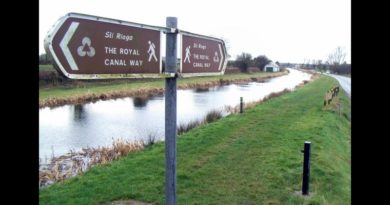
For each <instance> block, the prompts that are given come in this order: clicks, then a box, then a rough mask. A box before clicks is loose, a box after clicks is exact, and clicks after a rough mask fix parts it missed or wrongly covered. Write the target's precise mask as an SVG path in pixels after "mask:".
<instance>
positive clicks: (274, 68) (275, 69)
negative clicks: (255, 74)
mask: <svg viewBox="0 0 390 205" xmlns="http://www.w3.org/2000/svg"><path fill="white" fill-rule="evenodd" d="M264 71H265V72H279V71H280V68H279V66H278V65H276V64H275V63H274V62H271V63H268V64H267V65H265V66H264Z"/></svg>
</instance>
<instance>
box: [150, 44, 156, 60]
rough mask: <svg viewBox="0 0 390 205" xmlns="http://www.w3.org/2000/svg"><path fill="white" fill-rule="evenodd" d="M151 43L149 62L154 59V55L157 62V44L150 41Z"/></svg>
mask: <svg viewBox="0 0 390 205" xmlns="http://www.w3.org/2000/svg"><path fill="white" fill-rule="evenodd" d="M148 43H149V50H148V53H149V59H148V62H150V61H151V60H152V57H153V58H154V60H155V61H156V62H157V57H156V50H155V49H156V46H155V45H154V43H153V42H150V41H148Z"/></svg>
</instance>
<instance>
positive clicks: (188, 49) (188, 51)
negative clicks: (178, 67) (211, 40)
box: [184, 46, 191, 63]
mask: <svg viewBox="0 0 390 205" xmlns="http://www.w3.org/2000/svg"><path fill="white" fill-rule="evenodd" d="M190 48H191V46H188V47H187V48H186V57H185V58H184V63H185V62H186V61H187V60H188V63H191V61H190V57H191V52H190Z"/></svg>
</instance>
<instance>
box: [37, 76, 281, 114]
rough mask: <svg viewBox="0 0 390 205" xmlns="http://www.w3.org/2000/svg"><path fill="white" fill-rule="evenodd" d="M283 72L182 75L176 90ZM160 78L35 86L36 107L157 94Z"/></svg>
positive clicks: (161, 86) (239, 80) (161, 89)
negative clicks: (201, 75) (37, 99)
mask: <svg viewBox="0 0 390 205" xmlns="http://www.w3.org/2000/svg"><path fill="white" fill-rule="evenodd" d="M285 74H287V71H285V72H278V73H267V72H256V73H238V74H226V75H223V76H210V77H196V78H182V79H179V80H178V88H179V89H187V88H206V87H212V86H216V85H226V84H230V83H239V82H250V81H261V80H265V79H267V78H272V77H276V76H281V75H285ZM164 83H165V81H164V79H154V80H151V79H145V80H128V81H117V82H115V81H114V82H111V83H110V82H106V81H104V82H99V81H96V83H82V82H81V83H76V84H74V85H70V86H69V85H68V86H55V87H42V88H40V89H39V107H45V106H49V107H53V106H60V105H65V104H78V103H86V102H92V101H95V100H104V99H112V98H120V97H130V96H148V95H158V94H162V93H163V92H164V85H165V84H164Z"/></svg>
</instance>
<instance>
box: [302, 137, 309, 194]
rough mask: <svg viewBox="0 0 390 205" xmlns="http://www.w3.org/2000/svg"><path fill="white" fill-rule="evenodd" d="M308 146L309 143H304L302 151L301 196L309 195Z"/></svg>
mask: <svg viewBox="0 0 390 205" xmlns="http://www.w3.org/2000/svg"><path fill="white" fill-rule="evenodd" d="M310 145H311V143H310V142H309V141H306V142H305V147H304V150H303V179H302V195H309V178H310Z"/></svg>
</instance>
